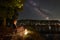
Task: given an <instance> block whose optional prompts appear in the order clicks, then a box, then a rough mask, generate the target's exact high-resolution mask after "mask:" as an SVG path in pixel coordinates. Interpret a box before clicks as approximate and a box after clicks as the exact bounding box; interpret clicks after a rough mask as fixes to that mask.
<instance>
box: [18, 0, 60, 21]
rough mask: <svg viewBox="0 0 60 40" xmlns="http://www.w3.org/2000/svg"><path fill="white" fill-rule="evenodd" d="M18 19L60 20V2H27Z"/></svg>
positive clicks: (32, 0) (59, 0)
mask: <svg viewBox="0 0 60 40" xmlns="http://www.w3.org/2000/svg"><path fill="white" fill-rule="evenodd" d="M18 19H19V20H21V19H33V20H45V19H60V0H26V1H25V3H24V9H23V12H19V17H18Z"/></svg>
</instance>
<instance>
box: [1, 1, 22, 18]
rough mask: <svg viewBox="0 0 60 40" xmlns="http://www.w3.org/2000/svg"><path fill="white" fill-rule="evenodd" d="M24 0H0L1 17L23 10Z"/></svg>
mask: <svg viewBox="0 0 60 40" xmlns="http://www.w3.org/2000/svg"><path fill="white" fill-rule="evenodd" d="M22 6H23V0H0V17H9V18H12V16H13V15H14V14H15V10H17V11H19V10H21V7H22Z"/></svg>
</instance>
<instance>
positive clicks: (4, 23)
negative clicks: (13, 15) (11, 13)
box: [3, 18, 6, 26]
mask: <svg viewBox="0 0 60 40" xmlns="http://www.w3.org/2000/svg"><path fill="white" fill-rule="evenodd" d="M3 25H4V26H6V18H4V22H3Z"/></svg>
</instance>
